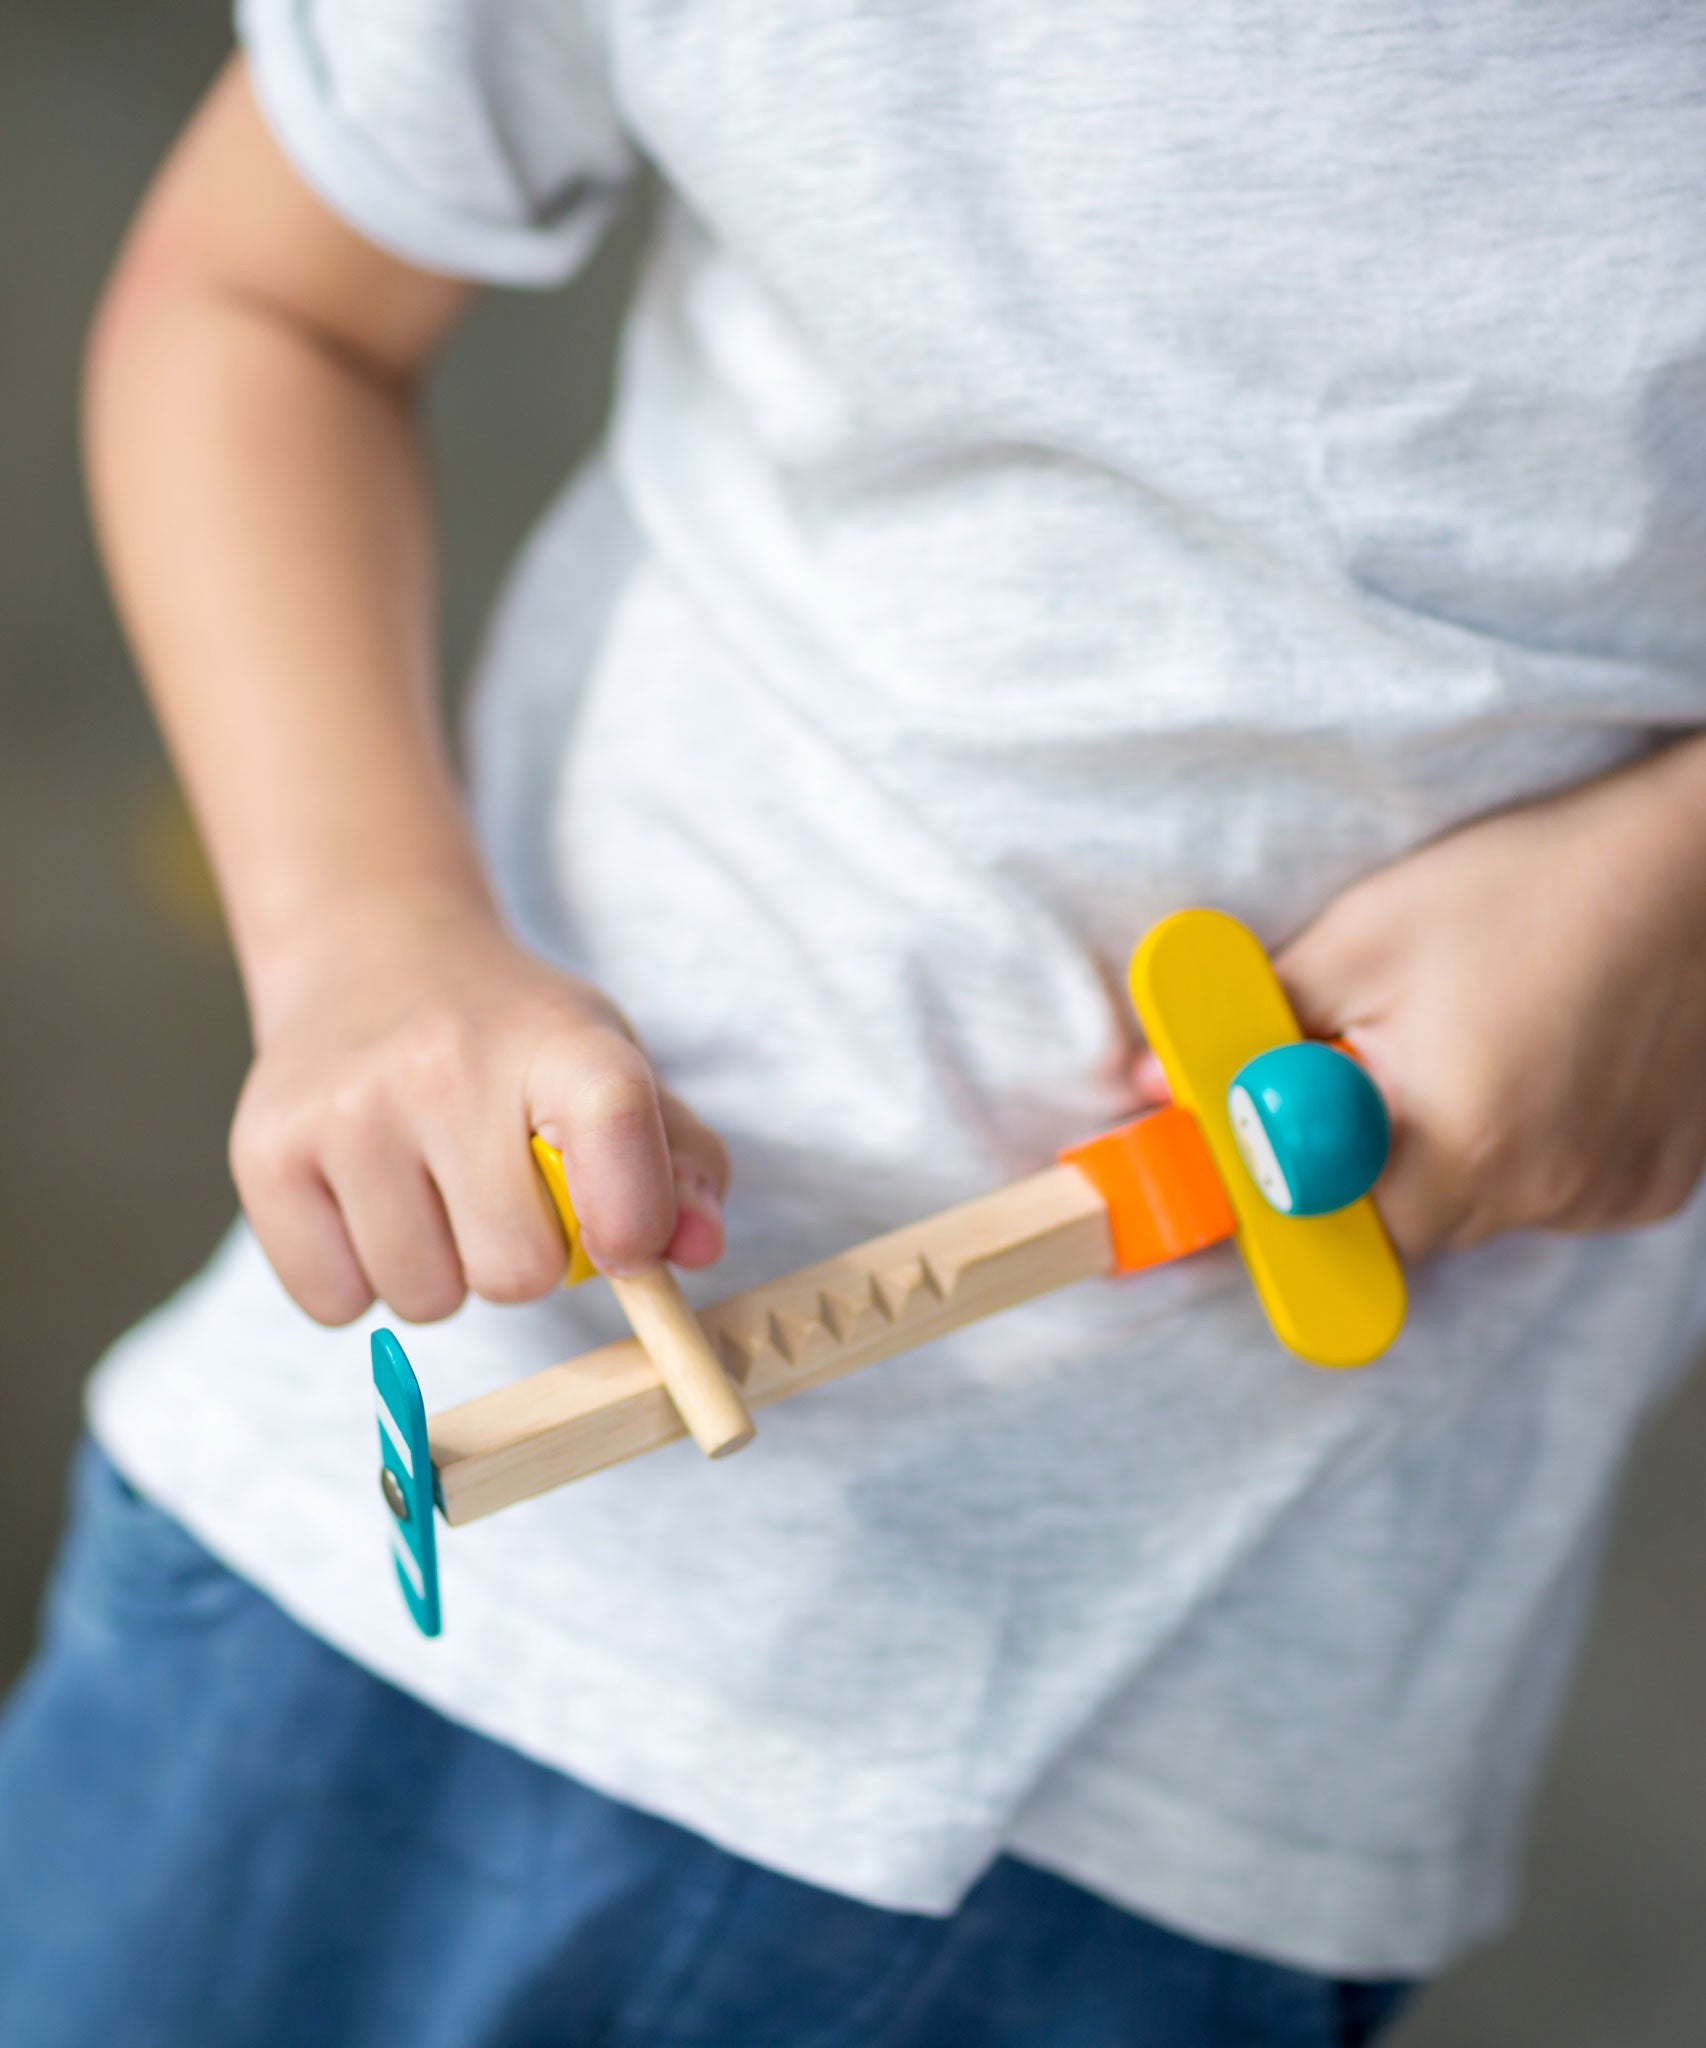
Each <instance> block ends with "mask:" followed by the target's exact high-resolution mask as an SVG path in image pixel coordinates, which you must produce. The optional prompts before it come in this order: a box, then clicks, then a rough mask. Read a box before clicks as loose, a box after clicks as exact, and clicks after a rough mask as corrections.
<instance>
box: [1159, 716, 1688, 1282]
mask: <svg viewBox="0 0 1706 2048" xmlns="http://www.w3.org/2000/svg"><path fill="white" fill-rule="evenodd" d="M1276 965H1277V968H1278V971H1279V975H1280V978H1281V980H1282V981H1283V982H1284V983H1285V985H1286V988H1287V990H1288V992H1289V993H1290V995H1291V998H1292V1001H1293V1003H1294V1004H1295V1006H1296V1008H1297V1012H1298V1015H1299V1018H1300V1020H1301V1021H1302V1024H1303V1027H1304V1029H1305V1030H1306V1031H1308V1032H1310V1033H1311V1034H1313V1035H1316V1036H1320V1037H1334V1036H1339V1035H1343V1036H1344V1037H1346V1038H1347V1039H1349V1040H1350V1042H1351V1043H1352V1044H1353V1045H1354V1046H1355V1047H1356V1048H1357V1050H1358V1052H1360V1053H1361V1054H1362V1056H1363V1058H1364V1059H1365V1060H1366V1062H1367V1065H1368V1068H1369V1071H1370V1072H1371V1073H1372V1075H1373V1076H1374V1078H1375V1080H1376V1081H1377V1082H1378V1083H1379V1085H1380V1089H1381V1092H1382V1093H1383V1094H1384V1096H1385V1097H1386V1101H1387V1104H1388V1106H1389V1107H1390V1109H1391V1111H1392V1116H1393V1126H1394V1145H1393V1152H1392V1158H1391V1161H1390V1163H1389V1165H1388V1167H1387V1169H1386V1172H1385V1174H1384V1175H1383V1176H1382V1178H1381V1181H1380V1183H1379V1185H1378V1187H1377V1188H1376V1190H1375V1198H1376V1201H1377V1202H1378V1204H1379V1207H1380V1210H1381V1213H1382V1215H1383V1216H1384V1218H1385V1220H1386V1223H1387V1226H1388V1228H1389V1229H1390V1231H1391V1233H1392V1236H1393V1239H1394V1241H1395V1243H1396V1244H1397V1246H1398V1249H1399V1251H1400V1252H1401V1253H1403V1254H1404V1255H1405V1256H1406V1257H1407V1258H1410V1259H1417V1258H1421V1257H1424V1256H1425V1255H1426V1254H1428V1253H1430V1252H1433V1251H1437V1250H1440V1249H1442V1248H1445V1247H1461V1246H1467V1245H1472V1244H1478V1243H1480V1242H1482V1241H1483V1240H1484V1239H1486V1238H1489V1237H1492V1236H1494V1235H1495V1234H1496V1233H1498V1232H1500V1231H1505V1230H1518V1229H1536V1228H1538V1229H1550V1230H1604V1229H1615V1228H1620V1227H1624V1226H1627V1225H1631V1224H1640V1223H1652V1222H1656V1221H1658V1220H1659V1219H1660V1218H1661V1217H1665V1216H1668V1215H1671V1214H1672V1213H1673V1212H1674V1211H1675V1210H1677V1209H1678V1208H1680V1207H1681V1205H1682V1204H1683V1203H1684V1202H1685V1201H1686V1200H1687V1198H1688V1196H1689V1195H1690V1193H1691V1192H1692V1191H1693V1188H1694V1186H1695V1183H1696V1181H1697V1180H1698V1179H1699V1177H1700V1173H1701V1168H1702V1165H1703V1163H1706V743H1703V742H1700V741H1690V742H1685V743H1684V744H1683V745H1680V746H1678V747H1675V748H1673V749H1671V750H1670V751H1669V752H1668V753H1666V754H1662V755H1658V756H1655V757H1652V758H1650V759H1648V760H1646V761H1643V762H1642V763H1640V764H1638V765H1637V766H1635V767H1633V768H1629V769H1625V770H1623V771H1621V772H1620V773H1617V774H1614V775H1610V776H1607V777H1605V778H1603V779H1602V780H1600V781H1598V782H1595V783H1592V784H1589V785H1586V786H1585V787H1583V788H1581V789H1578V790H1574V791H1571V792H1569V793H1567V794H1565V795H1562V796H1558V797H1554V798H1551V799H1548V800H1547V801H1545V802H1542V803H1536V804H1532V805H1528V806H1526V807H1524V808H1522V809H1520V810H1515V811H1510V812H1507V813H1504V814H1502V815H1500V816H1497V817H1493V818H1489V819H1486V820H1484V821H1482V822H1480V823H1478V824H1475V825H1471V826H1468V827H1465V828H1464V829H1462V830H1460V831H1458V832H1455V833H1453V834H1451V835H1450V836H1449V837H1447V838H1445V839H1441V840H1438V841H1436V842H1435V843H1434V844H1432V845H1430V846H1427V847H1424V848H1423V849H1422V850H1421V851H1420V852H1418V853H1415V854H1412V855H1411V856H1409V857H1408V858H1406V859H1404V860H1401V861H1398V862H1396V863H1395V864H1394V865H1393V866H1392V867H1390V868H1386V869H1383V870H1382V871H1380V872H1378V873H1376V874H1373V875H1371V876H1369V877H1368V878H1367V879H1366V880H1365V881H1362V882H1359V883H1358V884H1357V885H1356V886H1355V887H1353V888H1351V889H1349V890H1347V891H1346V892H1345V894H1344V895H1343V896H1341V897H1339V898H1338V900H1337V901H1336V902H1334V903H1332V904H1331V905H1329V907H1328V908H1327V909H1326V910H1325V911H1324V912H1323V913H1322V914H1321V915H1320V916H1319V917H1318V918H1317V919H1316V920H1315V922H1314V923H1313V924H1312V925H1310V926H1309V927H1308V929H1307V930H1306V931H1305V932H1304V933H1303V934H1302V936H1301V937H1300V938H1298V939H1297V940H1296V942H1295V943H1294V944H1293V945H1291V946H1290V947H1288V948H1287V949H1286V951H1285V952H1284V953H1283V954H1282V955H1281V956H1280V958H1279V959H1278V961H1277V962H1276ZM1139 1080H1140V1087H1141V1088H1142V1090H1143V1092H1145V1093H1146V1094H1149V1095H1150V1096H1152V1097H1153V1096H1154V1094H1155V1092H1156V1081H1157V1074H1156V1071H1155V1070H1154V1069H1153V1068H1149V1069H1147V1070H1145V1071H1140V1076H1139Z"/></svg>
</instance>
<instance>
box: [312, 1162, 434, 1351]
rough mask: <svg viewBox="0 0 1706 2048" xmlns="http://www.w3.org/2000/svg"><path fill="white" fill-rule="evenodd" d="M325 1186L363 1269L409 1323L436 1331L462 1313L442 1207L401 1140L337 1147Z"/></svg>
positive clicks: (377, 1290) (422, 1167) (375, 1288)
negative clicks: (429, 1325) (441, 1323)
mask: <svg viewBox="0 0 1706 2048" xmlns="http://www.w3.org/2000/svg"><path fill="white" fill-rule="evenodd" d="M325 1165H326V1179H327V1181H328V1182H329V1184H330V1186H331V1189H332V1192H333V1194H334V1195H335V1196H336V1197H337V1203H338V1207H339V1209H340V1210H341V1211H342V1213H343V1219H344V1228H345V1230H346V1231H347V1232H348V1233H349V1240H350V1243H351V1244H352V1245H353V1246H354V1248H355V1255H356V1257H357V1258H358V1259H359V1260H360V1261H361V1269H362V1271H363V1272H364V1273H365V1274H366V1275H367V1278H368V1281H369V1282H370V1284H371V1286H372V1288H373V1291H374V1293H375V1294H376V1295H378V1297H379V1299H380V1300H381V1301H383V1302H384V1303H386V1305H387V1306H388V1307H390V1308H392V1309H394V1310H395V1311H396V1313H397V1314H398V1315H400V1316H401V1317H403V1319H404V1320H405V1321H406V1322H411V1323H435V1322H438V1321H439V1320H440V1319H441V1318H442V1317H444V1316H447V1315H450V1314H451V1313H452V1312H453V1311H454V1310H456V1309H457V1308H459V1307H460V1306H461V1305H462V1299H463V1296H464V1295H465V1294H466V1293H467V1291H468V1288H467V1283H466V1281H465V1280H464V1279H463V1276H462V1262H461V1260H460V1259H459V1258H458V1256H457V1252H456V1243H455V1239H454V1238H453V1237H452V1235H451V1230H450V1221H449V1218H448V1217H447V1216H446V1215H445V1212H444V1203H443V1200H442V1199H441V1197H440V1195H439V1192H438V1189H437V1188H436V1187H435V1186H434V1185H433V1181H432V1177H431V1175H430V1174H429V1173H428V1172H427V1169H426V1165H425V1163H424V1161H423V1160H422V1159H421V1157H420V1155H419V1153H418V1152H417V1151H416V1150H415V1149H414V1147H413V1145H412V1144H411V1143H410V1142H409V1141H408V1140H407V1139H406V1138H405V1137H404V1135H403V1134H402V1133H400V1132H399V1133H397V1134H395V1135H392V1134H391V1133H389V1132H385V1131H377V1130H376V1131H372V1132H368V1133H365V1134H364V1135H363V1137H362V1139H361V1140H360V1142H351V1141H349V1140H347V1139H346V1140H344V1141H342V1142H340V1141H339V1140H336V1139H334V1140H333V1141H332V1143H331V1144H329V1145H328V1147H327V1152H326V1161H325Z"/></svg>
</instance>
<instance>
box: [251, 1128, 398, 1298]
mask: <svg viewBox="0 0 1706 2048" xmlns="http://www.w3.org/2000/svg"><path fill="white" fill-rule="evenodd" d="M231 1172H232V1178H233V1179H234V1180H235V1181H236V1183H237V1193H238V1196H239V1198H240V1199H241V1201H242V1204H243V1210H244V1213H245V1214H246V1215H247V1217H248V1219H249V1226H250V1228H251V1229H252V1230H253V1231H254V1233H255V1237H256V1240H257V1242H258V1243H259V1245H260V1247H261V1250H262V1251H263V1252H265V1253H266V1256H267V1261H268V1263H269V1264H270V1265H271V1267H272V1269H273V1271H274V1272H275V1273H276V1274H277V1275H278V1277H279V1283H280V1285H281V1286H282V1287H283V1288H284V1290H285V1292H286V1293H287V1294H288V1295H289V1296H290V1297H291V1299H292V1300H293V1301H294V1302H295V1303H296V1304H297V1306H298V1307H299V1308H301V1309H303V1310H304V1311H305V1312H306V1313H307V1314H309V1315H311V1316H312V1317H313V1318H314V1320H315V1321H316V1322H317V1323H328V1324H331V1325H332V1326H334V1327H336V1326H337V1325H338V1324H341V1323H350V1322H354V1320H355V1318H356V1317H357V1316H359V1315H360V1314H361V1313H362V1311H363V1310H364V1309H366V1308H367V1307H368V1306H369V1305H370V1303H371V1302H372V1300H373V1289H372V1287H371V1286H370V1285H369V1284H368V1279H367V1275H366V1274H365V1273H364V1272H363V1271H362V1266H361V1261H360V1259H359V1258H357V1256H356V1252H355V1247H354V1246H353V1245H352V1244H351V1243H350V1240H349V1233H348V1231H347V1230H345V1228H344V1219H343V1214H342V1212H341V1211H340V1210H339V1208H338V1205H337V1202H336V1200H335V1199H334V1198H333V1195H332V1191H331V1189H330V1188H328V1187H327V1185H326V1183H325V1182H324V1180H322V1179H321V1177H320V1174H319V1172H318V1170H317V1169H316V1168H313V1167H309V1166H290V1165H284V1164H279V1163H276V1162H274V1161H272V1160H270V1159H254V1160H251V1159H248V1158H246V1157H244V1156H243V1154H242V1152H241V1150H240V1148H239V1147H238V1146H236V1145H235V1144H234V1145H233V1147H232V1159H231Z"/></svg>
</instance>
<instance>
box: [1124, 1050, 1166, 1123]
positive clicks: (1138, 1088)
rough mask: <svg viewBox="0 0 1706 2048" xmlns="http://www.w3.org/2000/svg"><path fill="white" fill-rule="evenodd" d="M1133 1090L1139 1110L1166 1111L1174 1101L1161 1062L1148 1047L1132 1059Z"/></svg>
mask: <svg viewBox="0 0 1706 2048" xmlns="http://www.w3.org/2000/svg"><path fill="white" fill-rule="evenodd" d="M1131 1088H1132V1094H1133V1095H1134V1096H1135V1097H1136V1099H1137V1107H1138V1108H1139V1109H1165V1108H1166V1106H1167V1104H1168V1103H1169V1102H1171V1101H1172V1099H1173V1091H1172V1089H1171V1088H1170V1087H1169V1086H1168V1083H1167V1076H1166V1073H1165V1072H1164V1070H1163V1068H1162V1065H1161V1062H1160V1061H1159V1060H1158V1059H1157V1058H1156V1057H1155V1055H1154V1053H1152V1052H1151V1051H1150V1049H1149V1047H1148V1046H1144V1047H1143V1048H1142V1049H1141V1051H1139V1052H1137V1053H1136V1054H1134V1056H1133V1058H1132V1063H1131Z"/></svg>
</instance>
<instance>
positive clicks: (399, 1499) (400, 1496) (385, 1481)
mask: <svg viewBox="0 0 1706 2048" xmlns="http://www.w3.org/2000/svg"><path fill="white" fill-rule="evenodd" d="M379 1491H380V1492H381V1493H382V1494H384V1496H385V1505H386V1506H387V1507H388V1508H389V1509H390V1510H391V1512H392V1514H394V1515H395V1516H396V1517H397V1519H398V1521H399V1522H406V1521H407V1520H408V1519H409V1497H408V1495H407V1494H406V1493H405V1492H404V1491H403V1482H402V1481H401V1480H400V1479H399V1478H398V1477H397V1475H396V1473H395V1472H393V1471H392V1470H391V1467H390V1466H389V1465H381V1466H380V1468H379Z"/></svg>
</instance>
